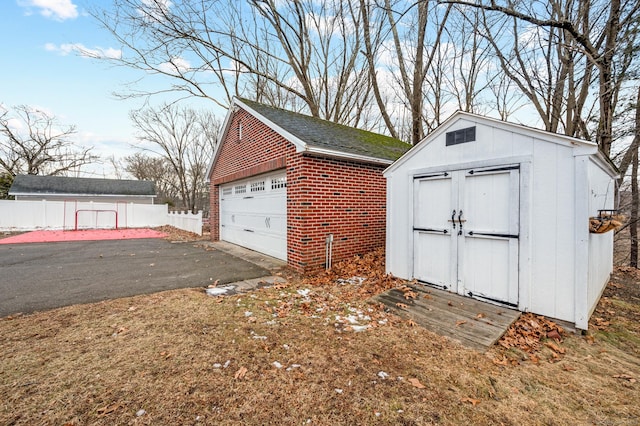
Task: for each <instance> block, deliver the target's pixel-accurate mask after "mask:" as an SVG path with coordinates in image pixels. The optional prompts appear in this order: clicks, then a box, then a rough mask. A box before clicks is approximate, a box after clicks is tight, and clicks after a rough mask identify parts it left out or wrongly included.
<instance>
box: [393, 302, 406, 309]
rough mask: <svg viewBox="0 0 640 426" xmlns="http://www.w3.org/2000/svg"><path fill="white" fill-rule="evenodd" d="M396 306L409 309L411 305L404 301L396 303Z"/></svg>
mask: <svg viewBox="0 0 640 426" xmlns="http://www.w3.org/2000/svg"><path fill="white" fill-rule="evenodd" d="M396 307H398V308H400V309H408V308H409V306H407V305H405V304H404V303H400V302H398V303H396Z"/></svg>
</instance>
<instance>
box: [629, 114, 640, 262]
mask: <svg viewBox="0 0 640 426" xmlns="http://www.w3.org/2000/svg"><path fill="white" fill-rule="evenodd" d="M636 108H638V106H636ZM639 126H640V121H639V120H636V131H637V129H638V128H639ZM633 148H634V152H633V159H632V163H633V164H632V166H631V217H630V218H629V223H630V224H631V226H630V227H629V233H630V234H631V249H630V257H631V260H630V263H629V264H630V265H631V266H633V267H634V268H637V267H638V203H639V201H640V200H639V198H640V197H639V195H638V145H636V146H635V147H633Z"/></svg>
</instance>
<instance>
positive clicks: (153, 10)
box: [138, 0, 173, 21]
mask: <svg viewBox="0 0 640 426" xmlns="http://www.w3.org/2000/svg"><path fill="white" fill-rule="evenodd" d="M141 3H142V4H141V5H140V7H139V8H138V13H139V14H140V15H141V16H147V17H149V18H151V20H153V21H163V20H164V17H165V16H166V15H168V14H169V9H171V7H172V6H173V3H171V1H170V0H142V2H141Z"/></svg>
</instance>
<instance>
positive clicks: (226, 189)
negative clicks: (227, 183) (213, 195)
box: [222, 188, 232, 195]
mask: <svg viewBox="0 0 640 426" xmlns="http://www.w3.org/2000/svg"><path fill="white" fill-rule="evenodd" d="M231 191H232V190H231V188H224V189H223V190H222V195H231Z"/></svg>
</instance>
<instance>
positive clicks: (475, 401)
mask: <svg viewBox="0 0 640 426" xmlns="http://www.w3.org/2000/svg"><path fill="white" fill-rule="evenodd" d="M460 402H468V403H469V404H471V405H473V406H474V407H475V406H476V405H478V404H480V400H479V399H473V398H462V399H461V400H460Z"/></svg>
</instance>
